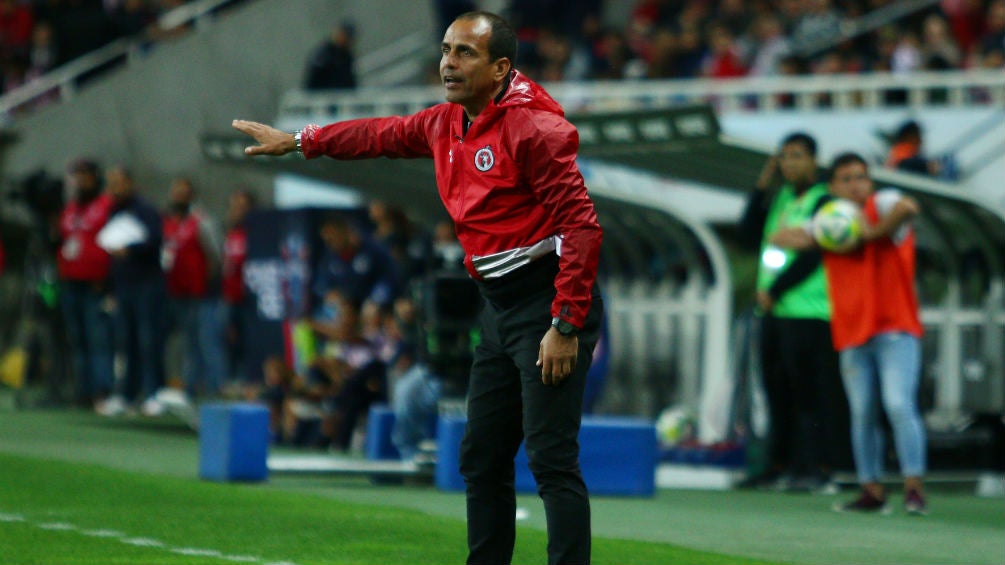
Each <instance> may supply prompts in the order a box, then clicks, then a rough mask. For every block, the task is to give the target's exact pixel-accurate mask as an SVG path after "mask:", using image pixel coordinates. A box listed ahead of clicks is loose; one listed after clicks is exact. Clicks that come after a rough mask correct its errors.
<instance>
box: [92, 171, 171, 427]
mask: <svg viewBox="0 0 1005 565" xmlns="http://www.w3.org/2000/svg"><path fill="white" fill-rule="evenodd" d="M105 179H106V181H105V182H106V186H107V189H108V193H109V194H110V195H111V196H112V199H113V201H114V204H113V207H112V215H111V218H110V219H109V220H108V224H107V225H106V226H105V230H103V231H102V234H99V236H98V239H99V241H101V240H102V235H105V236H106V239H105V242H104V246H105V247H106V249H107V250H108V252H109V253H110V254H111V256H112V284H113V287H114V289H115V301H116V311H115V333H116V337H117V339H118V340H119V348H120V352H121V353H122V354H123V356H124V357H125V360H126V374H125V377H126V378H125V386H124V390H123V391H122V392H123V394H124V395H125V401H126V402H128V403H129V404H135V403H140V402H142V406H141V408H142V410H143V412H144V414H147V415H151V416H153V415H159V414H160V413H161V411H162V410H161V407H160V405H159V404H158V403H157V401H156V400H155V399H154V395H155V394H156V393H157V391H158V390H159V389H160V388H161V387H162V386H164V329H165V328H164V324H163V318H164V316H163V307H164V300H165V291H164V273H163V272H162V271H161V262H160V254H161V242H162V235H161V234H162V230H161V218H160V214H158V213H157V210H156V209H155V208H154V207H153V206H152V205H150V204H149V203H148V202H147V201H146V200H144V199H143V198H140V196H139V195H137V193H136V188H135V186H134V185H133V178H132V175H131V174H130V173H129V171H128V170H126V169H125V168H124V167H121V166H116V167H112V168H111V169H109V170H108V172H107V173H106V175H105ZM113 233H114V234H116V235H115V237H112V235H111V234H113ZM109 240H114V241H109ZM126 409H127V407H126V406H125V405H123V403H122V399H121V398H119V397H115V399H114V400H113V399H110V400H109V402H106V403H105V407H104V410H103V413H104V414H106V415H117V414H120V413H121V412H123V411H124V410H126Z"/></svg>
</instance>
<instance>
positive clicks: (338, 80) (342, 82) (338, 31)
mask: <svg viewBox="0 0 1005 565" xmlns="http://www.w3.org/2000/svg"><path fill="white" fill-rule="evenodd" d="M355 39H356V27H355V26H354V25H353V24H351V23H349V22H343V23H342V24H340V25H338V26H336V27H335V28H334V29H332V31H331V35H330V36H329V37H328V38H326V39H325V41H324V42H323V43H322V44H321V45H319V46H318V47H317V48H316V49H315V50H314V52H313V53H311V56H310V59H309V60H308V61H307V72H306V76H305V77H304V88H305V89H306V90H331V89H335V88H356V71H355V69H353V66H354V65H355V64H356V57H355V55H354V54H353V43H354V42H355Z"/></svg>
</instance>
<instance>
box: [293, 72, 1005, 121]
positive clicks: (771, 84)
mask: <svg viewBox="0 0 1005 565" xmlns="http://www.w3.org/2000/svg"><path fill="white" fill-rule="evenodd" d="M546 86H547V88H548V91H549V92H550V93H551V95H552V96H554V97H555V98H556V99H557V100H558V101H559V102H561V103H562V104H563V105H564V106H565V107H566V109H567V110H569V111H579V110H584V109H590V110H593V111H620V110H631V109H647V108H665V107H670V106H679V105H686V104H695V103H707V102H712V103H713V104H715V105H716V106H717V108H718V109H719V110H721V111H736V110H740V111H742V110H755V109H756V110H760V111H763V110H772V109H776V108H778V107H779V102H778V97H779V96H781V95H791V96H792V97H793V98H794V103H795V106H796V107H798V108H814V107H816V105H817V98H818V97H819V96H821V95H828V96H829V97H830V98H831V100H832V106H833V107H835V108H853V107H866V108H877V107H885V106H888V105H892V104H888V103H886V101H885V100H884V94H885V93H887V92H892V91H901V90H903V91H906V92H907V103H908V105H909V106H912V107H919V106H923V105H925V104H927V103H930V102H931V101H930V100H929V98H930V93H931V92H938V91H942V92H944V93H945V104H947V105H949V106H964V105H987V106H994V105H997V106H999V107H1000V106H1005V75H1003V74H1002V72H1001V71H1000V70H965V71H945V72H919V73H913V74H910V75H899V74H898V75H894V74H890V73H874V74H839V75H814V76H799V77H752V78H740V79H732V80H717V79H683V80H658V81H657V80H653V81H597V82H581V83H574V82H560V83H552V84H547V85H546ZM442 101H443V91H442V88H441V87H439V86H424V87H400V88H393V89H388V88H380V89H376V88H375V89H370V88H361V89H357V90H354V91H346V90H342V91H326V92H307V91H303V90H291V91H288V92H286V93H285V94H284V95H283V96H282V98H281V100H280V110H279V118H280V120H282V119H285V118H291V119H292V118H297V117H305V116H307V117H315V116H317V117H323V116H327V117H329V118H331V117H338V118H339V119H344V118H348V117H361V116H368V115H384V114H403V113H414V112H417V111H419V110H421V109H423V108H426V107H429V106H431V105H433V104H437V103H439V102H442Z"/></svg>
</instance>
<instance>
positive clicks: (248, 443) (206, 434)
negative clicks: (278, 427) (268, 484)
mask: <svg viewBox="0 0 1005 565" xmlns="http://www.w3.org/2000/svg"><path fill="white" fill-rule="evenodd" d="M268 450H269V410H268V409H267V408H265V407H264V406H261V405H258V404H246V403H223V404H207V405H204V406H202V408H201V409H200V410H199V477H200V478H202V479H206V480H210V481H264V480H265V479H266V478H267V477H268V474H269V470H268V466H267V464H266V460H267V458H268Z"/></svg>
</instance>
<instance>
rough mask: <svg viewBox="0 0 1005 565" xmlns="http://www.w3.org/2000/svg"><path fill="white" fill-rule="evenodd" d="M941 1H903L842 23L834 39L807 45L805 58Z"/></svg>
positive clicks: (803, 53) (801, 52) (825, 39)
mask: <svg viewBox="0 0 1005 565" xmlns="http://www.w3.org/2000/svg"><path fill="white" fill-rule="evenodd" d="M938 3H939V0H901V1H900V2H894V3H891V4H887V5H886V6H883V7H882V8H877V9H876V10H873V11H872V12H869V13H868V14H865V15H864V16H861V17H859V18H857V19H854V20H850V21H846V22H842V23H841V26H840V29H839V31H838V33H837V34H835V35H833V36H832V37H826V38H823V39H822V40H821V41H817V42H814V43H812V44H810V45H807V46H806V48H804V49H802V50H800V54H802V55H804V56H810V55H815V54H817V53H821V52H823V51H825V50H827V49H829V48H831V47H834V46H835V45H839V44H840V43H842V42H844V41H848V40H849V39H854V38H855V37H858V36H860V35H862V34H865V33H869V32H870V31H873V30H875V29H879V28H881V27H883V26H885V25H887V24H889V23H890V22H893V21H896V20H898V19H900V18H902V17H904V16H906V15H908V14H912V13H914V12H917V11H920V10H923V9H925V8H928V7H929V6H931V5H933V4H938Z"/></svg>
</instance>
